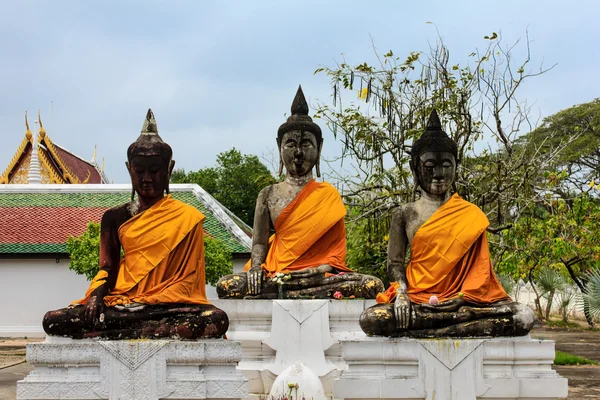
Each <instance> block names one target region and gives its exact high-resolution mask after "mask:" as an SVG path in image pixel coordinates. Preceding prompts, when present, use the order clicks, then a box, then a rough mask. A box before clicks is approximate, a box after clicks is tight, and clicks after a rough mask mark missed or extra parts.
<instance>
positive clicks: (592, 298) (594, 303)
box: [582, 269, 600, 317]
mask: <svg viewBox="0 0 600 400" xmlns="http://www.w3.org/2000/svg"><path fill="white" fill-rule="evenodd" d="M585 280H586V281H587V285H586V293H583V294H582V297H583V299H584V301H586V302H587V304H588V305H589V310H590V313H591V314H592V316H594V317H598V316H600V270H599V269H593V270H590V271H588V272H587V273H586V274H585Z"/></svg>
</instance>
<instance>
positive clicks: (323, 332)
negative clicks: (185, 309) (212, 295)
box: [212, 300, 375, 398]
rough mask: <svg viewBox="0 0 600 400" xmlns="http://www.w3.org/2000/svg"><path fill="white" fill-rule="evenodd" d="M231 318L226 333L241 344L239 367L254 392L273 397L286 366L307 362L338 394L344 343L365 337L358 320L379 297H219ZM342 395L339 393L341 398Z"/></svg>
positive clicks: (329, 390)
mask: <svg viewBox="0 0 600 400" xmlns="http://www.w3.org/2000/svg"><path fill="white" fill-rule="evenodd" d="M212 303H213V304H214V305H215V306H217V307H219V308H220V309H222V310H224V311H225V312H226V313H227V316H228V317H229V331H227V337H228V338H229V339H231V340H236V341H239V342H241V343H242V349H243V357H242V361H241V362H240V363H239V366H238V369H239V370H241V371H242V372H243V373H244V375H245V376H246V378H248V383H249V389H250V393H252V394H253V395H257V396H268V395H269V392H270V391H271V388H272V386H273V382H274V381H275V379H276V378H277V376H278V375H279V374H281V373H282V371H283V370H285V369H286V368H288V367H290V366H291V365H293V364H295V363H296V362H302V363H303V364H304V365H306V366H307V367H308V368H310V369H311V370H312V371H313V372H315V373H316V375H317V376H318V377H319V378H320V380H321V383H322V384H323V387H324V390H325V394H326V396H327V397H328V398H333V382H334V380H335V379H336V378H338V377H339V376H340V373H341V371H342V370H343V369H345V368H346V363H345V362H344V359H343V357H342V350H341V346H340V341H344V340H355V339H359V338H364V337H365V334H364V333H363V331H362V330H361V329H360V326H359V324H358V318H359V316H360V314H361V313H362V312H363V310H364V309H365V308H368V307H370V306H372V305H374V304H375V300H214V301H212ZM336 397H337V396H336Z"/></svg>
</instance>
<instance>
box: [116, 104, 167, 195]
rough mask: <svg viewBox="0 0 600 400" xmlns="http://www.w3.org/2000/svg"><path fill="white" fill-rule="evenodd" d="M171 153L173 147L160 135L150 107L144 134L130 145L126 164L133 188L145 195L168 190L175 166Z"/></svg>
mask: <svg viewBox="0 0 600 400" xmlns="http://www.w3.org/2000/svg"><path fill="white" fill-rule="evenodd" d="M172 157H173V150H172V149H171V146H169V145H168V144H166V143H165V142H163V140H162V139H161V137H160V136H159V135H158V128H157V126H156V120H155V119H154V114H153V113H152V110H150V109H148V113H147V114H146V120H145V121H144V126H143V127H142V133H141V135H140V136H139V137H138V138H137V140H136V141H135V142H133V143H132V144H131V145H130V146H129V148H128V149H127V162H126V163H125V165H126V166H127V170H128V171H129V176H130V177H131V184H132V186H133V191H134V192H135V193H137V194H138V196H140V197H145V198H153V197H159V196H163V193H164V192H167V193H169V178H170V177H171V172H172V171H173V167H174V166H175V161H174V160H173V159H172ZM132 199H133V192H132Z"/></svg>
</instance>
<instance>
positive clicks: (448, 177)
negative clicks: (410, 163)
mask: <svg viewBox="0 0 600 400" xmlns="http://www.w3.org/2000/svg"><path fill="white" fill-rule="evenodd" d="M416 167H417V171H416V178H417V180H418V183H419V185H420V186H421V188H422V189H423V190H424V191H426V192H427V193H429V194H433V195H440V194H444V193H446V192H447V191H448V189H450V186H452V182H454V177H455V173H456V160H455V159H454V155H453V154H452V153H450V152H448V151H426V152H425V153H423V154H421V157H419V162H418V164H417V166H416Z"/></svg>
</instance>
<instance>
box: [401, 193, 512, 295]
mask: <svg viewBox="0 0 600 400" xmlns="http://www.w3.org/2000/svg"><path fill="white" fill-rule="evenodd" d="M488 225H489V221H488V219H487V217H486V216H485V214H484V213H483V211H481V210H480V209H479V207H477V206H476V205H474V204H472V203H469V202H468V201H465V200H463V199H462V198H460V196H458V194H455V195H453V196H452V197H451V198H450V199H449V200H448V201H447V202H446V203H445V204H444V205H442V206H441V207H440V208H439V209H438V210H437V211H436V212H435V213H434V214H433V215H432V216H431V217H430V218H429V219H428V220H427V221H426V222H425V223H424V224H423V225H422V226H421V227H420V228H419V230H418V231H417V233H416V234H415V236H414V238H413V240H412V244H411V260H410V262H409V264H408V266H407V267H406V279H407V283H408V291H407V293H408V297H409V298H410V300H411V301H412V302H413V303H427V302H429V298H430V297H431V296H432V295H436V296H437V298H438V299H439V301H440V302H442V301H445V300H448V299H451V298H456V297H458V296H459V293H462V294H463V298H464V299H465V300H467V301H470V302H475V303H479V304H489V303H493V302H495V301H499V300H505V299H509V296H508V295H507V294H506V292H505V291H504V289H503V288H502V285H501V284H500V282H499V281H498V279H497V278H496V276H495V275H494V270H493V268H492V262H491V260H490V251H489V248H488V241H487V236H486V229H487V227H488Z"/></svg>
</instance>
